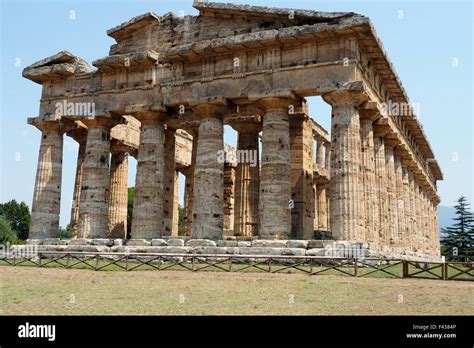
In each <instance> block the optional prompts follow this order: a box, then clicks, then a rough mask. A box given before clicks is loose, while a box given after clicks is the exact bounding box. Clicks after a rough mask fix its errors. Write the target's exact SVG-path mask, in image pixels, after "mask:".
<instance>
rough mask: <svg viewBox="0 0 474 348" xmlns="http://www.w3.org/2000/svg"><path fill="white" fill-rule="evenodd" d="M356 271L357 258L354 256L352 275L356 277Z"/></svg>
mask: <svg viewBox="0 0 474 348" xmlns="http://www.w3.org/2000/svg"><path fill="white" fill-rule="evenodd" d="M357 271H358V268H357V259H356V258H354V277H357Z"/></svg>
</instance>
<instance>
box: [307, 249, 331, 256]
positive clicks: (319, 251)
mask: <svg viewBox="0 0 474 348" xmlns="http://www.w3.org/2000/svg"><path fill="white" fill-rule="evenodd" d="M326 252H327V249H324V248H312V249H308V250H306V255H307V256H326Z"/></svg>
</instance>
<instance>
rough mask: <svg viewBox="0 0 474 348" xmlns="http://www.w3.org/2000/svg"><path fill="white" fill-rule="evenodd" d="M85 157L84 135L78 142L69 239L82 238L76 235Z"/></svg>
mask: <svg viewBox="0 0 474 348" xmlns="http://www.w3.org/2000/svg"><path fill="white" fill-rule="evenodd" d="M85 157H86V133H85V132H84V136H83V139H82V141H79V149H78V151H77V163H76V176H75V180H74V193H73V196H72V205H71V220H70V223H69V226H70V228H71V238H83V236H81V235H79V234H78V225H79V208H80V202H81V187H82V173H83V167H84V159H85Z"/></svg>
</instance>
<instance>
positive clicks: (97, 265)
mask: <svg viewBox="0 0 474 348" xmlns="http://www.w3.org/2000/svg"><path fill="white" fill-rule="evenodd" d="M97 268H99V254H96V255H95V270H96V271H97Z"/></svg>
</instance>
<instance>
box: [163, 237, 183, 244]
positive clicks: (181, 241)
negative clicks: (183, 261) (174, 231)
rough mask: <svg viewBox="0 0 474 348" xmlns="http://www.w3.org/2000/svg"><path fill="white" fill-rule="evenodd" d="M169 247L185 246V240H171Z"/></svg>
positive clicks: (169, 240)
mask: <svg viewBox="0 0 474 348" xmlns="http://www.w3.org/2000/svg"><path fill="white" fill-rule="evenodd" d="M167 243H168V245H169V246H184V239H179V238H171V239H168V241H167Z"/></svg>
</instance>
